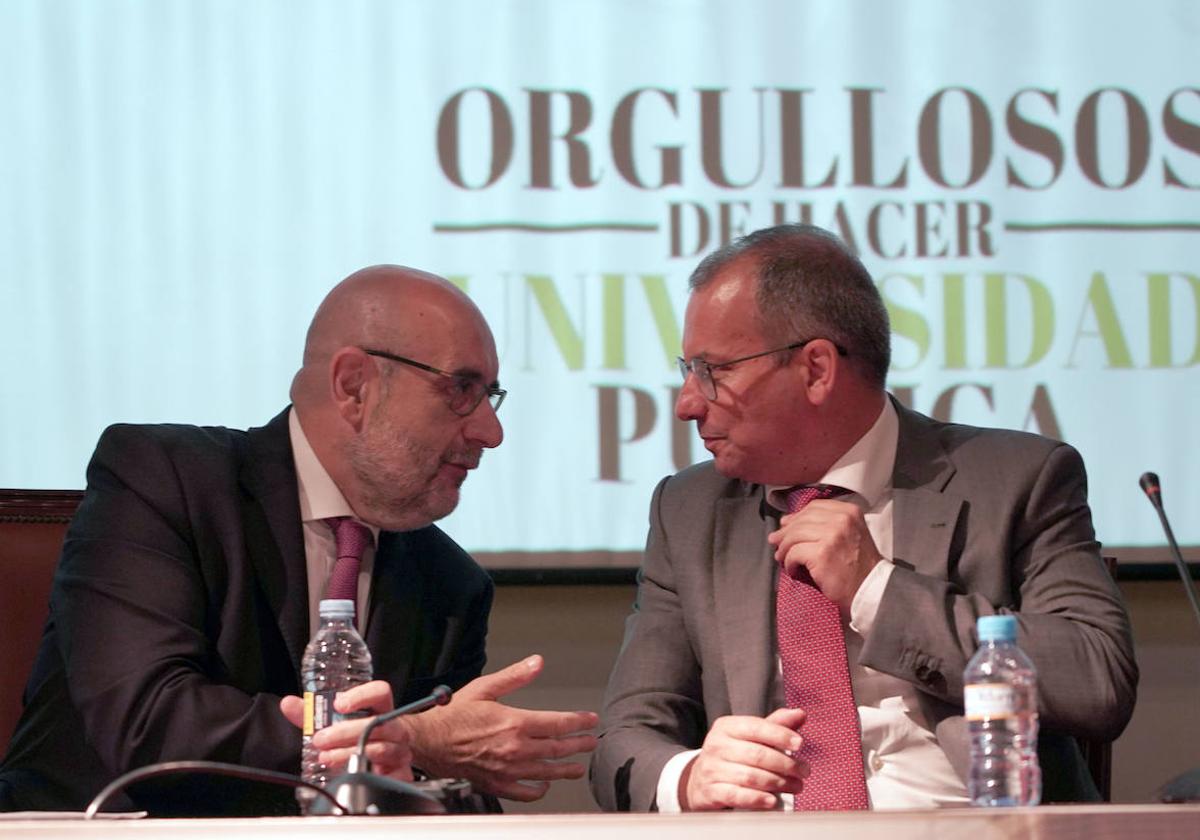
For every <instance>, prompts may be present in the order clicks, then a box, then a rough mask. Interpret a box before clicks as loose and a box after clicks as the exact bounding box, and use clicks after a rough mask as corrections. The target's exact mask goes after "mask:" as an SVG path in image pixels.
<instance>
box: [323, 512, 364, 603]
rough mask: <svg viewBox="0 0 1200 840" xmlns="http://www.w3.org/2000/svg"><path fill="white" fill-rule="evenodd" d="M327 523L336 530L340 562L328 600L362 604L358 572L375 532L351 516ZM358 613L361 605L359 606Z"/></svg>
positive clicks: (327, 587)
mask: <svg viewBox="0 0 1200 840" xmlns="http://www.w3.org/2000/svg"><path fill="white" fill-rule="evenodd" d="M325 523H326V524H327V525H329V527H330V528H331V529H333V539H334V541H335V542H336V543H337V562H336V563H334V564H333V572H331V573H330V575H329V581H328V582H327V583H326V584H325V597H326V598H340V599H343V600H347V601H355V602H357V601H358V568H359V566H361V565H362V556H363V552H364V551H366V550H367V546H369V545H370V544H371V543H372V537H371V529H370V528H368V527H367V526H366V525H364V524H362V523H361V522H359V521H358V520H357V519H354V518H352V517H349V516H335V517H332V518H330V519H326V520H325ZM356 609H357V604H356Z"/></svg>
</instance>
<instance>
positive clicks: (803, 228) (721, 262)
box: [688, 224, 892, 388]
mask: <svg viewBox="0 0 1200 840" xmlns="http://www.w3.org/2000/svg"><path fill="white" fill-rule="evenodd" d="M742 260H749V261H752V264H753V268H754V271H755V273H756V275H757V279H758V285H757V287H756V289H755V295H754V296H755V302H756V303H757V304H758V317H759V323H760V326H761V329H762V332H763V337H764V338H766V339H767V340H768V341H769V342H772V343H778V344H789V343H791V342H793V341H803V340H806V339H810V338H827V339H829V340H830V341H832V342H833V343H834V344H837V345H839V346H840V347H843V348H845V350H846V353H847V358H848V359H849V360H850V362H851V363H853V364H854V365H855V366H856V367H857V368H858V369H859V371H860V372H861V373H862V374H863V375H864V376H865V377H866V378H867V379H868V381H870V382H871V383H872V384H875V385H878V386H879V387H880V388H882V387H884V383H885V382H886V380H887V372H888V367H889V366H890V365H891V358H892V351H891V327H890V325H889V323H888V314H887V308H886V307H885V306H884V304H883V298H882V297H881V296H880V294H879V290H878V289H877V288H875V282H874V281H873V280H872V279H871V275H870V273H869V272H868V271H867V269H866V267H865V266H864V265H863V264H862V261H861V260H859V258H858V257H857V256H855V254H854V253H853V252H852V251H851V250H850V249H849V248H848V247H846V245H845V243H844V242H842V240H841V239H839V238H838V237H837V236H835V235H834V234H832V233H830V232H829V231H827V230H823V229H821V228H819V227H814V226H813V225H802V224H792V225H778V226H776V227H770V228H763V229H762V230H756V231H754V232H753V233H749V234H747V235H745V236H743V237H741V238H740V239H736V240H734V241H733V242H731V243H729V244H728V245H725V246H724V247H722V248H720V249H719V250H717V251H714V252H713V253H711V254H709V255H708V256H707V257H705V258H704V259H703V260H702V261H701V262H700V265H698V266H696V270H695V271H693V272H692V276H691V278H690V279H689V280H688V286H689V287H690V288H691V289H692V291H696V290H697V289H701V288H703V287H704V286H706V285H707V284H708V283H709V282H711V281H712V280H713V279H714V278H715V277H716V276H717V275H718V274H719V273H720V272H721V271H722V270H723V269H725V268H726V267H727V266H729V265H730V264H731V263H734V262H740V261H742Z"/></svg>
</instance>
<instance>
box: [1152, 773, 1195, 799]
mask: <svg viewBox="0 0 1200 840" xmlns="http://www.w3.org/2000/svg"><path fill="white" fill-rule="evenodd" d="M1158 801H1159V802H1172V803H1173V802H1200V767H1197V768H1195V769H1194V770H1188V771H1187V772H1186V773H1181V774H1180V775H1178V776H1176V777H1175V778H1174V779H1171V781H1169V782H1167V783H1166V784H1165V785H1163V786H1162V787H1161V788H1159V789H1158Z"/></svg>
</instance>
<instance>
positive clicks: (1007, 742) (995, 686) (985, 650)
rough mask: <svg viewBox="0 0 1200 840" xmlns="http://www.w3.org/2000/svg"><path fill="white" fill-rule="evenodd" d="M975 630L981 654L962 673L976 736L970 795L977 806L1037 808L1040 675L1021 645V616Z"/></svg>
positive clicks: (989, 621) (985, 619) (987, 619)
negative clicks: (1038, 683)
mask: <svg viewBox="0 0 1200 840" xmlns="http://www.w3.org/2000/svg"><path fill="white" fill-rule="evenodd" d="M976 632H977V634H978V636H979V650H977V651H976V652H975V655H974V656H973V657H971V661H970V662H968V663H967V669H966V671H964V672H963V685H964V688H963V695H964V701H965V703H964V705H965V706H966V717H967V725H968V726H969V728H970V734H971V770H970V774H969V776H968V779H967V794H968V796H969V797H970V799H971V804H972V805H980V806H985V807H986V806H1006V805H1037V804H1038V803H1039V802H1040V801H1041V799H1042V770H1041V767H1040V766H1039V765H1038V757H1037V732H1038V713H1037V673H1036V671H1035V670H1034V667H1033V663H1032V662H1030V661H1029V657H1027V656H1026V655H1025V654H1024V653H1022V652H1021V649H1020V648H1019V647H1017V641H1016V639H1017V620H1016V618H1014V617H1013V616H1011V615H988V616H982V617H980V618H979V620H978V621H977V623H976Z"/></svg>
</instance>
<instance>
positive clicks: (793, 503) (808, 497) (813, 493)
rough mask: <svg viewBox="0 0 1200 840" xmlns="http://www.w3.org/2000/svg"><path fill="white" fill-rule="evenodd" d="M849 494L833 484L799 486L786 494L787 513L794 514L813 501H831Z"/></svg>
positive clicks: (844, 489)
mask: <svg viewBox="0 0 1200 840" xmlns="http://www.w3.org/2000/svg"><path fill="white" fill-rule="evenodd" d="M849 492H850V491H849V490H847V489H846V488H845V487H838V486H836V485H834V484H801V485H799V486H797V487H793V488H792V489H791V490H789V491H788V493H787V506H788V513H795V512H796V511H798V510H800V509H801V508H802V507H804V506H805V505H807V504H808V503H809V502H811V501H813V500H814V499H832V498H835V497H837V496H845V495H846V494H847V493H849Z"/></svg>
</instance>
